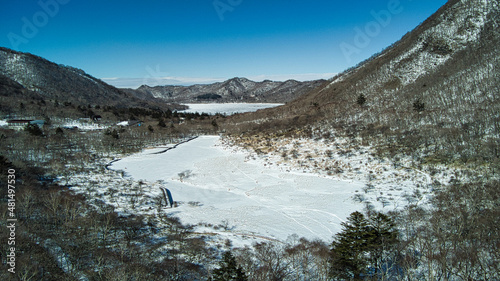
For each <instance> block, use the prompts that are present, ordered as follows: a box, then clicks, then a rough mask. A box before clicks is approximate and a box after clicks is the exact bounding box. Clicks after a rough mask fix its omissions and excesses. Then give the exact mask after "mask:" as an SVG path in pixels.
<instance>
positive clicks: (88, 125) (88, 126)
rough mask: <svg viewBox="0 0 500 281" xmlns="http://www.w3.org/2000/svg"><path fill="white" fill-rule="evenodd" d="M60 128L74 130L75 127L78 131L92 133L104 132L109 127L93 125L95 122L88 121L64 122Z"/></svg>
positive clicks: (98, 124)
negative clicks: (95, 131)
mask: <svg viewBox="0 0 500 281" xmlns="http://www.w3.org/2000/svg"><path fill="white" fill-rule="evenodd" d="M61 127H63V128H74V127H77V128H78V129H79V130H82V131H93V130H104V129H107V128H108V127H109V126H106V125H103V124H100V123H95V122H89V121H80V120H66V121H65V122H64V123H63V124H62V125H61Z"/></svg>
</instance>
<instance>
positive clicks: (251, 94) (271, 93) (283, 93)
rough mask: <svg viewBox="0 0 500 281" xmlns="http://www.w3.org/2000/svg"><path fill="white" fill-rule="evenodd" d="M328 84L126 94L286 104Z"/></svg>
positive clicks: (234, 82)
mask: <svg viewBox="0 0 500 281" xmlns="http://www.w3.org/2000/svg"><path fill="white" fill-rule="evenodd" d="M325 81H326V80H312V81H305V82H299V81H297V80H293V79H290V80H287V81H283V82H281V81H271V80H264V81H262V82H255V81H252V80H249V79H247V78H242V77H235V78H232V79H228V80H226V81H223V82H216V83H212V84H197V85H191V86H175V85H165V86H153V87H151V86H147V85H143V86H141V87H139V88H137V89H136V90H133V89H126V91H127V92H130V93H133V92H138V93H141V94H147V95H151V96H153V97H155V98H159V99H163V100H165V101H169V102H184V103H190V102H272V103H286V102H289V101H291V100H293V99H295V98H297V97H299V96H301V95H303V94H304V93H306V92H308V91H310V90H312V89H314V88H316V87H318V86H319V85H321V84H322V83H324V82H325Z"/></svg>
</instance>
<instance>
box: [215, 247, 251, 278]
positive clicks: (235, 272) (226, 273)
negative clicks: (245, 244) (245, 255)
mask: <svg viewBox="0 0 500 281" xmlns="http://www.w3.org/2000/svg"><path fill="white" fill-rule="evenodd" d="M219 266H220V268H218V269H216V270H214V272H213V275H212V278H211V280H212V281H233V280H234V281H245V280H248V278H247V276H246V274H245V272H243V269H242V268H241V266H238V265H237V263H236V259H235V258H234V256H233V255H232V254H231V252H229V251H228V252H225V253H224V256H223V258H222V261H221V262H220V264H219Z"/></svg>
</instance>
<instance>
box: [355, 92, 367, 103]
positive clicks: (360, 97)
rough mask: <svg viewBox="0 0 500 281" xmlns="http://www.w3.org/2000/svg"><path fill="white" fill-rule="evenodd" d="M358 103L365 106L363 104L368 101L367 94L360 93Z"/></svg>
mask: <svg viewBox="0 0 500 281" xmlns="http://www.w3.org/2000/svg"><path fill="white" fill-rule="evenodd" d="M356 103H357V104H358V105H359V106H363V105H365V103H366V98H365V95H363V94H360V95H359V96H358V99H357V100H356Z"/></svg>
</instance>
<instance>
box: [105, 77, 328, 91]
mask: <svg viewBox="0 0 500 281" xmlns="http://www.w3.org/2000/svg"><path fill="white" fill-rule="evenodd" d="M335 75H336V73H304V74H272V75H255V76H249V77H246V78H247V79H250V80H253V81H257V82H260V81H264V80H272V81H286V80H289V79H294V80H298V81H310V80H316V79H329V78H332V77H333V76H335ZM231 78H232V77H225V78H209V77H171V76H166V77H145V78H120V77H114V78H101V80H102V81H104V82H106V83H108V84H110V85H113V86H115V87H117V88H132V89H136V88H138V87H140V86H142V85H148V86H160V85H182V86H189V85H195V84H211V83H216V82H222V81H225V80H228V79H231Z"/></svg>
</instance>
